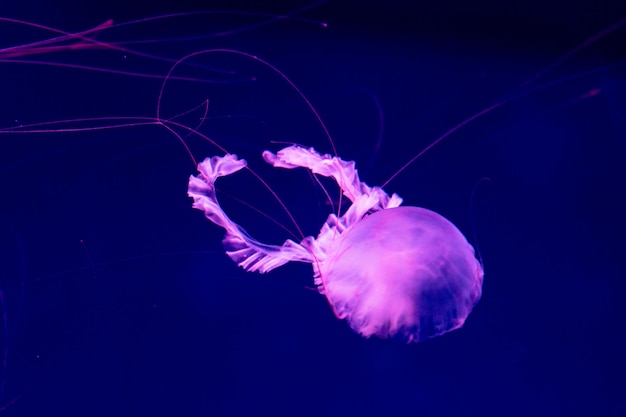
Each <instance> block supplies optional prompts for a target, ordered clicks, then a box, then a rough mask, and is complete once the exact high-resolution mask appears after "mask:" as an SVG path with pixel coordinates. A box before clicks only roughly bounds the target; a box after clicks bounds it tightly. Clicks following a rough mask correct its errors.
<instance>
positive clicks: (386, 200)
mask: <svg viewBox="0 0 626 417" xmlns="http://www.w3.org/2000/svg"><path fill="white" fill-rule="evenodd" d="M263 157H264V159H265V160H266V161H267V162H268V163H270V164H272V165H273V166H274V167H279V168H289V169H291V168H297V167H304V168H308V169H309V170H311V171H312V172H313V173H315V174H319V175H323V176H327V177H332V178H334V179H335V180H336V181H337V184H338V185H339V187H340V188H341V190H342V192H343V194H344V195H345V196H346V197H347V198H348V199H349V200H350V201H351V202H352V204H351V205H350V207H349V208H348V209H347V210H346V211H345V213H344V214H343V215H341V216H339V217H338V216H337V215H335V214H330V215H329V216H328V219H327V220H326V222H325V223H324V224H323V225H322V228H321V230H320V233H319V234H318V236H317V237H316V238H314V237H312V236H309V237H306V238H304V239H303V240H302V241H301V242H300V243H296V242H294V241H293V240H287V241H285V243H283V245H281V246H277V245H266V244H263V243H260V242H258V241H257V240H255V239H253V238H252V237H250V236H249V235H248V234H247V233H246V232H245V230H244V229H243V228H242V227H241V226H239V225H238V224H236V223H234V222H233V221H232V220H230V219H229V218H228V216H227V215H226V213H224V211H223V210H222V208H221V207H220V205H219V202H218V201H217V197H216V194H215V181H216V180H217V178H219V177H220V176H225V175H229V174H232V173H234V172H237V171H239V170H240V169H242V168H244V167H245V166H246V162H245V161H243V160H241V159H238V158H237V156H235V155H232V154H227V155H225V156H224V157H217V156H214V157H212V158H207V159H205V160H204V161H203V162H201V163H200V164H199V165H198V170H199V172H200V175H199V176H197V177H196V176H191V177H190V179H189V196H190V197H192V198H193V199H194V204H193V207H194V208H197V209H200V210H202V211H203V212H204V214H205V216H206V217H207V218H208V219H209V220H211V221H212V222H213V223H215V224H217V225H219V226H221V227H223V228H224V229H225V230H226V235H225V237H224V241H223V243H224V247H225V249H226V253H227V254H228V256H230V257H231V259H233V260H234V261H235V262H237V263H238V265H239V266H241V267H242V268H244V269H245V270H247V271H259V272H261V273H265V272H268V271H271V270H272V269H274V268H276V267H278V266H281V265H284V264H285V263H287V262H290V261H300V262H308V263H311V264H312V265H313V270H314V281H315V284H316V286H317V288H318V290H319V291H320V292H321V293H322V294H324V295H325V296H326V298H327V299H328V301H329V303H330V305H331V307H332V308H333V311H334V313H335V315H336V316H337V317H338V318H340V319H346V320H347V322H348V323H349V325H350V327H351V328H352V329H353V330H354V331H355V332H357V333H359V334H361V335H362V336H365V337H370V336H372V335H375V336H378V337H381V338H392V337H393V338H401V339H403V340H405V341H407V342H419V341H421V340H424V339H427V338H430V337H434V336H438V335H441V334H443V333H446V332H448V331H450V330H454V329H456V328H459V327H461V326H462V325H463V323H464V322H465V320H466V318H467V317H468V315H469V314H470V312H471V310H472V308H473V307H474V305H475V304H476V303H477V302H478V300H479V299H480V295H481V287H482V281H483V268H482V265H481V264H480V262H478V260H477V259H476V257H475V255H474V250H473V248H472V246H471V245H470V244H469V243H468V242H467V240H466V239H465V237H464V236H463V234H462V233H461V232H460V231H459V230H458V229H457V228H456V227H455V226H454V225H453V224H452V223H450V222H449V221H448V220H446V219H445V218H444V217H442V216H440V215H439V214H437V213H435V212H432V211H430V210H427V209H423V208H418V207H399V206H400V204H401V203H402V199H401V198H400V197H399V196H398V195H396V194H392V195H391V196H389V195H388V194H387V193H385V192H384V191H383V190H382V189H381V188H379V187H370V186H368V185H367V184H365V183H363V182H360V180H359V177H358V174H357V171H356V169H355V165H354V162H348V161H343V160H341V159H340V158H338V157H335V156H330V155H320V154H319V153H317V152H316V151H315V150H314V149H312V148H311V149H305V148H302V147H300V146H289V147H287V148H284V149H282V150H281V151H279V152H278V153H277V154H272V153H271V152H269V151H265V152H264V153H263Z"/></svg>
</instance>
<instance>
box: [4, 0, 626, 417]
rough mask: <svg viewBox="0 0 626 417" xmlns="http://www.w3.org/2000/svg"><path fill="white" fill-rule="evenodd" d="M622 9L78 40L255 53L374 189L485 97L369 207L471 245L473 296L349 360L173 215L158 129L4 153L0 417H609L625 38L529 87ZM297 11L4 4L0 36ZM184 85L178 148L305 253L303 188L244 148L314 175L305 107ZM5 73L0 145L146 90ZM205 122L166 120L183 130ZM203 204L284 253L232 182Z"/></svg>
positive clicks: (274, 93) (286, 272) (223, 66)
mask: <svg viewBox="0 0 626 417" xmlns="http://www.w3.org/2000/svg"><path fill="white" fill-rule="evenodd" d="M52 3H54V4H52ZM618 3H619V2H610V1H606V2H598V1H591V0H590V1H579V2H560V1H530V2H528V1H525V2H508V3H507V4H506V5H505V3H504V2H499V3H496V4H495V5H490V4H489V3H488V2H461V1H443V2H439V3H437V4H435V2H430V3H429V4H423V5H420V6H416V5H415V4H413V2H400V1H384V2H380V3H377V4H375V5H366V4H365V3H364V2H351V1H348V2H339V1H337V2H329V3H326V4H320V5H318V6H317V7H314V8H312V9H311V10H309V11H306V12H303V13H301V14H299V15H298V17H302V18H306V19H312V20H314V21H318V22H320V21H324V22H328V23H329V27H328V28H323V27H321V25H319V24H315V23H311V22H307V21H300V20H297V19H291V20H290V19H282V20H280V21H273V20H272V19H270V18H263V17H261V16H254V15H250V16H246V15H242V14H239V15H237V14H213V15H199V16H191V17H185V18H168V19H164V20H160V21H157V22H153V23H147V24H133V25H129V26H126V27H120V28H116V29H113V30H110V31H107V32H102V33H100V34H98V39H100V40H102V41H106V42H120V41H137V40H146V39H150V40H156V41H157V42H156V43H140V44H129V45H127V46H128V47H129V48H132V49H135V50H141V51H144V52H149V53H152V54H154V55H158V56H160V57H168V58H173V59H177V58H180V57H181V56H183V55H185V54H186V53H189V52H193V51H198V50H202V49H207V48H232V49H237V50H243V51H246V52H249V53H251V54H255V55H258V56H259V57H260V58H263V59H265V60H267V61H268V62H270V63H272V64H273V65H275V66H276V67H278V68H280V69H281V70H282V71H284V73H285V74H287V75H288V76H289V77H290V78H291V79H292V80H293V82H294V83H295V84H296V85H297V86H298V87H299V88H300V89H301V90H302V91H303V92H304V93H305V94H306V95H307V97H308V98H309V99H310V100H311V101H312V103H313V104H314V105H315V106H316V108H317V109H318V110H319V112H320V114H321V117H322V119H323V120H324V122H325V123H326V124H327V126H328V128H329V130H330V132H331V135H332V137H333V139H334V142H335V145H336V147H337V152H338V154H339V155H340V156H341V157H343V158H344V159H348V160H355V161H356V162H357V167H358V168H359V170H360V173H361V177H362V180H364V181H365V182H367V183H368V184H370V185H379V184H382V183H383V182H384V181H385V180H386V179H387V178H389V176H390V175H391V174H393V173H394V172H395V171H396V170H397V169H398V168H400V167H401V166H402V165H403V164H404V163H405V162H406V161H407V160H408V159H410V158H411V157H412V156H414V155H416V154H417V153H418V152H419V151H420V150H421V149H423V148H425V147H426V146H427V145H428V144H429V143H431V142H432V141H434V140H435V139H436V138H437V137H438V136H440V135H441V134H443V133H444V132H445V131H446V130H448V129H450V128H452V127H454V126H455V125H456V124H458V123H460V122H461V121H463V120H464V119H466V118H467V117H470V116H471V115H473V114H475V113H477V112H479V111H481V110H482V109H484V108H486V107H487V106H489V105H491V104H493V103H495V102H498V101H500V100H507V102H506V104H505V105H503V106H502V107H500V108H498V109H496V110H494V111H493V112H491V113H489V114H487V115H485V116H483V117H481V118H479V119H477V120H476V121H474V122H472V123H471V124H469V125H468V126H466V127H465V128H463V129H461V130H460V131H459V132H457V133H455V134H454V135H452V136H450V137H449V138H448V139H446V140H445V141H444V142H442V143H441V144H439V145H438V146H436V147H435V148H433V149H432V150H431V151H429V152H428V153H427V154H426V155H424V156H423V157H421V158H420V159H418V160H417V161H416V162H415V163H414V164H412V165H411V166H410V167H409V168H408V169H406V170H405V171H404V172H403V173H402V174H401V175H400V176H398V177H397V178H396V179H395V180H394V181H392V182H391V183H390V184H389V185H388V186H386V190H387V191H388V192H397V193H398V194H400V195H401V196H402V197H404V199H405V203H406V204H408V205H415V206H422V207H426V208H429V209H431V210H434V211H437V212H439V213H440V214H442V215H444V216H445V217H447V218H448V219H450V220H451V221H453V222H454V223H455V224H456V225H457V226H458V227H459V228H460V229H461V230H462V231H463V232H464V233H465V234H466V236H468V238H469V239H470V240H471V241H472V242H473V243H474V244H478V245H479V247H480V250H481V252H482V255H483V258H484V263H485V272H486V274H485V283H484V288H483V298H482V300H481V301H480V303H479V304H478V305H477V307H476V308H475V311H474V312H473V313H472V315H471V316H470V318H469V320H468V321H467V323H466V325H465V327H464V328H463V329H461V330H459V331H455V332H453V333H450V334H448V335H445V336H443V337H440V338H436V339H433V340H430V341H427V342H425V343H422V344H419V345H409V346H406V345H402V344H398V343H392V342H389V341H381V340H376V339H371V340H366V339H362V338H361V337H359V336H358V335H356V334H354V333H352V331H351V330H350V329H349V328H348V326H347V325H346V324H345V323H344V322H341V321H339V320H337V319H336V318H335V317H334V316H333V314H332V312H331V310H330V308H329V307H328V305H327V303H326V300H325V298H324V297H323V296H321V295H319V294H317V293H316V292H315V291H313V290H311V289H310V287H311V286H312V272H311V268H310V266H309V265H288V266H286V267H283V268H281V269H279V270H276V271H275V272H272V273H270V274H268V275H266V276H261V275H258V274H249V273H245V272H243V271H242V270H240V269H238V268H237V267H236V265H234V264H233V263H232V262H231V261H230V260H229V259H228V258H227V257H226V256H225V255H224V254H223V251H222V249H221V244H220V240H221V237H222V231H221V230H219V229H218V228H217V227H216V226H214V225H212V224H210V223H209V222H208V221H207V220H205V219H204V218H203V216H202V214H201V213H200V212H197V211H195V210H192V209H191V200H190V199H188V198H187V196H186V188H187V179H188V177H189V175H191V174H194V173H195V169H194V165H193V163H192V162H191V160H190V158H189V157H188V155H187V154H186V153H185V151H184V149H183V147H182V146H181V145H180V143H179V142H178V141H177V140H176V139H175V138H174V137H173V136H172V135H171V134H170V133H168V132H167V131H166V130H165V129H163V128H161V127H157V126H141V127H133V128H119V129H110V130H104V131H91V132H77V133H39V134H17V133H6V132H5V133H2V135H1V136H0V192H1V197H0V273H1V276H0V280H1V284H2V287H1V288H2V296H3V297H2V301H3V304H4V310H5V311H6V318H5V320H4V325H3V328H4V329H6V330H5V331H6V333H5V334H6V335H8V337H4V338H3V340H4V342H3V343H4V346H5V350H6V349H8V356H7V361H6V364H5V366H4V367H3V373H2V381H3V382H2V383H3V392H2V397H1V398H0V407H2V412H0V415H8V416H13V415H15V416H35V415H41V416H44V415H50V416H52V415H59V416H61V415H62V416H72V415H76V416H87V415H89V416H100V415H101V416H109V415H129V416H131V415H132V416H137V415H145V416H154V415H178V416H235V415H246V416H279V415H285V416H296V415H302V416H351V415H359V416H370V415H371V416H387V415H415V416H417V415H419V416H557V415H560V416H623V415H626V400H625V399H624V395H623V394H624V392H626V389H625V388H626V387H625V385H626V384H624V379H623V375H624V372H625V371H626V367H625V362H624V359H623V353H624V339H623V338H624V336H623V330H624V324H623V317H624V302H623V300H624V298H623V297H624V278H625V276H624V267H623V260H622V259H623V253H624V244H623V243H622V242H623V236H624V232H626V227H625V222H624V219H623V215H624V213H625V208H626V204H625V203H624V201H623V199H624V192H625V190H626V187H625V185H626V182H625V179H626V176H625V171H626V168H625V167H624V155H625V154H624V151H625V139H626V117H625V114H626V111H625V109H626V86H625V84H624V83H625V81H626V67H625V66H624V65H621V64H623V62H624V60H626V50H625V49H624V45H626V29H625V28H622V29H621V30H619V31H617V32H615V33H612V34H611V35H609V36H607V37H606V38H603V39H601V40H600V41H598V42H596V43H594V44H592V45H590V46H589V47H588V48H586V49H584V50H582V51H581V52H579V53H577V54H575V55H574V56H573V57H571V58H570V59H569V60H567V61H565V62H563V63H562V64H561V65H559V66H557V67H555V68H553V69H552V70H551V71H549V72H547V73H546V74H545V75H543V76H541V77H540V78H538V79H536V80H533V77H534V75H535V74H537V73H539V72H541V71H542V70H543V69H545V68H547V67H548V66H549V65H550V64H551V63H553V62H555V61H556V60H557V59H558V58H559V57H560V56H562V55H563V54H565V53H567V52H569V51H571V50H572V49H573V48H574V47H575V46H576V45H578V44H580V43H582V42H583V41H585V40H586V39H588V38H589V37H591V36H593V35H594V34H595V33H597V32H599V31H601V30H602V29H605V28H607V27H609V26H610V25H611V24H613V23H615V22H617V21H618V20H619V19H621V18H624V17H626V8H625V7H624V6H623V5H621V6H620V5H619V4H618ZM303 5H306V3H298V2H282V3H281V2H271V3H269V2H264V4H263V5H260V4H259V5H255V6H250V5H246V4H245V3H244V2H239V3H231V4H229V5H228V6H224V5H223V4H219V3H218V4H211V3H210V2H200V4H193V2H184V1H183V2H174V1H171V2H161V3H159V4H158V5H144V4H140V3H135V4H133V3H130V4H129V3H128V2H121V1H120V2H103V3H97V4H96V3H92V2H82V3H79V2H74V1H70V0H66V1H57V2H47V3H46V2H30V3H29V5H23V6H19V7H18V6H12V7H13V8H10V7H9V6H7V4H4V3H3V5H2V7H1V8H0V12H1V14H2V15H3V16H7V17H12V18H19V19H23V20H29V21H34V22H37V23H41V24H46V25H50V26H54V27H57V28H60V29H64V30H68V31H79V30H85V29H88V28H91V27H94V26H96V25H98V24H100V23H102V22H104V21H105V20H106V19H109V18H112V19H114V20H115V21H116V22H123V21H128V20H132V19H137V18H142V17H148V16H153V15H158V14H163V13H169V12H176V11H189V10H214V11H217V10H227V9H231V10H239V11H247V12H249V11H260V12H266V13H270V14H274V15H277V14H278V15H280V14H284V13H286V12H288V11H290V10H294V9H296V8H298V7H300V6H303ZM262 22H263V23H264V24H263V25H258V24H259V23H262ZM265 23H266V24H265ZM250 25H255V26H252V27H251V26H250ZM256 25H258V26H256ZM241 28H247V30H243V31H240V30H239V29H241ZM224 31H234V32H235V33H231V34H226V33H223V32H224ZM0 35H1V36H0V42H1V46H2V47H7V46H13V45H18V44H21V43H26V42H28V41H33V40H37V39H43V38H46V37H50V36H51V34H49V33H46V32H43V31H36V30H33V29H29V28H27V27H25V26H23V25H15V24H11V23H6V22H0ZM206 35H211V36H206ZM198 36H200V38H198V39H192V38H191V37H198ZM176 37H182V38H184V39H183V40H180V41H173V40H172V38H176ZM2 57H3V55H0V58H2ZM22 59H33V60H45V61H47V62H56V63H59V62H65V63H75V64H80V65H86V66H92V67H98V68H108V69H116V70H125V71H133V72H139V73H142V74H144V75H146V74H155V75H158V76H162V75H164V74H165V73H166V72H167V71H168V69H169V67H170V66H171V64H170V63H168V62H163V61H158V60H152V59H147V58H140V57H137V56H134V55H132V54H125V53H121V52H116V51H110V50H105V49H95V50H94V49H92V50H82V51H61V52H59V53H55V54H43V55H32V56H24V57H22ZM189 62H190V64H192V65H187V66H183V67H181V68H180V72H179V74H181V75H182V74H183V73H184V74H185V75H190V76H194V77H200V78H203V79H205V80H210V81H212V82H209V83H199V82H196V83H191V82H176V81H172V82H171V83H170V84H168V85H167V89H166V94H165V96H164V100H163V114H162V116H163V117H171V116H172V115H175V114H179V113H182V112H185V111H187V110H188V109H191V108H193V107H194V106H196V105H198V104H200V103H201V102H202V100H205V99H208V100H209V101H210V110H209V118H208V119H207V120H206V121H205V122H204V123H203V124H202V125H201V127H200V131H202V132H203V133H205V134H207V135H209V136H210V137H211V138H213V139H214V140H215V141H217V142H219V144H221V145H222V146H224V147H226V148H227V149H228V150H229V151H231V152H236V153H237V154H239V155H240V156H242V157H244V158H246V159H247V160H248V161H249V162H250V165H251V166H252V167H253V168H255V169H257V170H258V172H259V173H260V174H261V175H263V177H264V178H266V179H267V180H268V182H270V183H271V185H272V188H273V189H275V190H276V192H277V193H279V194H280V196H281V197H282V198H283V199H284V200H285V202H286V204H287V205H288V206H289V208H290V210H292V212H293V213H294V215H295V217H296V220H297V222H298V224H299V225H300V226H301V227H302V229H303V230H304V232H305V233H306V234H315V233H317V231H318V229H319V227H320V225H321V224H322V222H323V221H324V219H325V217H326V215H327V214H328V212H329V210H330V209H329V207H328V205H327V204H326V203H325V201H324V198H323V195H322V193H321V192H320V190H319V188H316V187H315V186H314V184H312V182H311V180H310V178H309V177H308V176H307V175H306V174H305V173H304V172H300V171H273V170H271V169H268V168H267V167H265V166H264V163H263V162H262V161H261V159H260V152H261V151H262V150H263V149H267V148H270V149H274V150H275V149H278V146H279V145H275V144H271V143H270V141H286V142H289V141H294V142H298V143H302V144H305V145H310V146H315V147H316V148H317V149H318V150H320V151H323V152H331V148H330V146H329V143H328V140H327V139H326V138H325V136H324V134H323V131H322V130H321V128H320V125H319V124H318V123H317V122H316V120H315V118H314V117H313V115H312V114H311V112H310V111H309V110H308V108H307V107H306V106H305V105H304V103H303V101H302V100H301V99H300V98H299V97H298V96H297V94H295V92H294V91H293V90H292V89H291V88H290V87H289V85H288V84H287V83H286V82H284V81H283V80H282V79H281V78H280V77H279V76H277V75H276V74H275V73H273V72H272V71H270V70H268V69H267V68H266V67H264V66H263V65H261V64H259V63H258V62H255V61H253V60H251V59H244V58H242V57H237V56H233V55H229V54H224V53H223V54H218V53H212V54H206V55H203V56H200V57H198V58H197V59H194V60H192V61H189ZM208 66H211V67H212V68H214V71H211V70H208V69H207V67H208ZM224 70H233V71H234V74H231V75H229V74H224V73H223V71H224ZM0 75H1V77H0V125H1V126H2V127H12V126H16V125H17V124H30V123H39V122H48V121H55V120H63V119H77V118H82V117H113V116H146V117H154V115H155V114H156V113H155V112H156V102H157V96H158V92H159V88H160V84H161V80H159V79H149V78H146V77H131V76H122V75H114V74H108V73H102V72H93V71H87V70H76V69H69V68H59V67H54V66H49V65H42V64H30V65H28V64H17V63H12V62H2V63H0ZM250 77H256V81H254V82H252V81H248V80H249V79H250ZM529 80H533V82H532V83H530V84H528V85H525V84H524V83H525V82H526V81H529ZM590 91H596V92H599V94H596V95H594V96H593V97H589V92H590ZM200 116H201V112H200V111H195V112H191V113H189V114H187V115H185V116H184V117H182V118H181V119H180V121H181V122H183V123H186V124H189V125H192V126H196V125H197V124H198V119H199V117H200ZM119 123H120V122H119V121H113V120H107V121H103V122H101V123H96V122H87V123H69V124H64V125H54V126H48V127H47V128H48V129H55V128H59V127H90V128H93V127H97V126H111V125H115V124H119ZM185 141H186V142H187V143H188V144H189V146H190V147H191V149H192V152H193V154H194V155H195V157H196V158H199V159H201V158H203V157H205V156H210V155H213V154H216V153H220V151H219V150H217V149H215V148H214V147H212V146H211V145H209V144H207V143H204V142H203V141H202V140H200V139H198V138H197V137H194V136H189V137H187V138H185ZM481 178H489V179H490V182H480V180H481ZM477 183H478V186H477V187H476V184H477ZM219 186H220V188H221V189H222V190H223V191H224V193H223V194H221V198H222V200H223V203H224V206H225V207H227V209H228V212H229V214H231V215H232V217H233V218H234V219H235V220H236V221H238V222H240V223H241V224H243V225H244V226H245V227H246V228H247V229H248V230H249V231H250V233H251V234H252V235H253V236H255V237H257V238H259V239H260V240H262V241H267V242H270V243H281V242H282V241H283V240H284V239H285V238H288V237H290V236H289V235H288V234H287V233H286V232H284V231H283V230H282V229H280V228H279V227H277V226H276V225H275V224H273V223H271V222H267V221H266V220H265V219H264V218H263V217H261V216H259V215H257V214H256V213H254V212H253V211H251V210H249V209H247V208H246V207H245V206H244V205H242V204H239V203H238V202H237V200H236V199H233V198H231V197H233V196H236V198H239V199H242V200H245V201H246V202H248V203H250V204H253V205H255V206H257V207H259V208H260V209H261V210H263V211H265V212H266V213H268V214H270V215H271V216H273V217H274V218H275V219H276V220H277V221H279V222H280V223H281V224H284V225H285V226H287V227H288V228H290V229H292V230H293V229H294V228H293V226H292V224H290V223H289V221H288V219H287V217H286V216H285V215H284V213H283V212H282V211H281V210H280V208H279V207H278V206H277V205H276V204H275V202H274V201H273V200H272V198H271V196H270V195H269V194H268V193H267V192H266V191H265V190H264V189H263V188H262V186H261V185H260V184H259V183H258V182H256V180H255V179H254V178H253V177H252V176H251V175H249V174H246V173H241V174H238V175H237V176H235V177H233V178H228V179H225V180H224V181H223V182H221V183H219ZM474 189H476V192H475V194H474V198H473V199H471V195H472V190H474ZM330 190H331V192H333V196H335V197H336V195H337V194H336V190H334V189H332V188H331V189H330ZM473 229H474V230H475V232H476V233H475V236H473V232H472V230H473Z"/></svg>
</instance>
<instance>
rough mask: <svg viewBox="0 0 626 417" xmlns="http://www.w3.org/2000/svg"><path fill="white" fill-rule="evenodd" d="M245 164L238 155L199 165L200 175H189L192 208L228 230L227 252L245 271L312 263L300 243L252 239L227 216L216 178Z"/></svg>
mask: <svg viewBox="0 0 626 417" xmlns="http://www.w3.org/2000/svg"><path fill="white" fill-rule="evenodd" d="M245 166H246V161H245V160H243V159H238V158H237V156H236V155H231V154H226V155H225V156H223V157H219V156H214V157H212V158H207V159H205V160H204V161H203V162H201V163H200V164H198V171H199V172H200V175H199V176H197V177H196V176H193V175H192V176H190V177H189V190H188V195H189V196H190V197H192V198H193V200H194V202H193V207H194V208H196V209H199V210H202V211H203V212H204V215H205V216H206V218H207V219H209V220H211V221H212V222H213V223H215V224H217V225H218V226H221V227H223V228H224V229H225V230H226V235H225V236H224V241H223V244H224V248H225V249H226V254H227V255H228V256H230V258H231V259H232V260H233V261H235V262H237V264H238V265H239V266H241V267H242V268H244V269H245V270H246V271H259V272H261V273H265V272H268V271H271V270H272V269H274V268H277V267H279V266H281V265H284V264H286V263H287V262H289V261H300V262H309V263H311V262H313V257H312V255H311V254H310V253H309V252H308V251H307V250H306V249H305V248H304V247H303V246H301V245H299V244H297V243H296V242H294V241H292V240H287V241H285V243H283V245H282V246H276V245H266V244H263V243H260V242H258V241H257V240H255V239H254V238H252V237H251V236H250V235H248V233H247V232H246V231H245V230H244V229H243V228H242V227H241V226H239V225H238V224H237V223H235V222H233V221H232V220H230V219H229V218H228V216H227V215H226V213H225V212H224V210H222V207H221V206H220V204H219V202H218V201H217V196H216V193H215V181H216V180H217V179H218V178H219V177H222V176H226V175H230V174H233V173H235V172H237V171H239V170H241V169H242V168H244V167H245Z"/></svg>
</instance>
